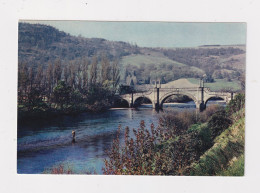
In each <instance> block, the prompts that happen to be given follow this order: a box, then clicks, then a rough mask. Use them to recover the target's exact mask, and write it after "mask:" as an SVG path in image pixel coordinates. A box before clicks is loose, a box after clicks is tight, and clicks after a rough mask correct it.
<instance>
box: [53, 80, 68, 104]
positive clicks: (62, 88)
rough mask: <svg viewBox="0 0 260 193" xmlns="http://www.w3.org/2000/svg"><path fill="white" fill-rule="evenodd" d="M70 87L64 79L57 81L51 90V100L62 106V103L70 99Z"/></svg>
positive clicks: (66, 102)
mask: <svg viewBox="0 0 260 193" xmlns="http://www.w3.org/2000/svg"><path fill="white" fill-rule="evenodd" d="M71 92H72V89H71V87H70V86H68V85H66V83H65V82H64V81H59V82H58V85H57V86H56V87H55V88H54V90H53V101H54V102H55V103H57V104H59V105H60V107H61V108H63V106H64V104H66V105H68V104H69V103H70V99H71Z"/></svg>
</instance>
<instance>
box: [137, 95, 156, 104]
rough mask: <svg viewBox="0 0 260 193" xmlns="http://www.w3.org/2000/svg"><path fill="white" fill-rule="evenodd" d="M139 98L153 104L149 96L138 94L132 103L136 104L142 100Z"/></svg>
mask: <svg viewBox="0 0 260 193" xmlns="http://www.w3.org/2000/svg"><path fill="white" fill-rule="evenodd" d="M141 100H146V101H149V102H150V103H151V104H152V105H153V100H152V99H151V98H150V97H149V96H138V97H136V98H134V100H133V105H134V106H137V105H138V102H139V101H140V102H142V101H141Z"/></svg>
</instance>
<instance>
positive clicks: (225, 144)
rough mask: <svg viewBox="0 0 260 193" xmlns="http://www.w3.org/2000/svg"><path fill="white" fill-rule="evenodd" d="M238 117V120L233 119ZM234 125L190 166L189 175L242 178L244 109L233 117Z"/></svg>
mask: <svg viewBox="0 0 260 193" xmlns="http://www.w3.org/2000/svg"><path fill="white" fill-rule="evenodd" d="M236 116H238V117H240V118H239V119H237V118H234V117H236ZM233 119H234V124H232V125H231V126H230V127H229V128H228V129H227V130H225V131H223V132H222V133H221V134H220V135H219V136H218V137H217V138H216V139H215V140H214V145H213V147H211V148H210V149H209V150H207V151H206V152H205V153H204V154H203V155H202V156H201V157H200V159H199V161H198V162H195V163H193V164H192V165H191V169H190V172H189V173H190V175H195V176H202V175H203V176H212V175H217V176H222V175H225V176H230V175H232V176H243V175H244V148H245V109H242V110H240V111H239V112H238V113H236V114H234V115H233Z"/></svg>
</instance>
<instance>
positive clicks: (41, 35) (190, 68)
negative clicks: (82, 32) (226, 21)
mask: <svg viewBox="0 0 260 193" xmlns="http://www.w3.org/2000/svg"><path fill="white" fill-rule="evenodd" d="M18 32H19V37H18V41H19V42H18V61H19V64H21V63H23V62H26V63H27V64H29V65H31V66H33V67H35V68H36V67H37V66H38V65H40V64H41V65H43V66H44V67H46V66H47V65H48V63H54V61H55V60H56V59H60V60H61V63H62V65H68V64H69V63H70V62H72V63H73V62H78V63H79V62H80V61H82V59H87V60H91V58H92V57H93V56H94V55H96V56H98V59H99V61H100V59H101V56H102V55H106V56H107V57H108V59H109V60H110V61H112V60H114V59H119V63H120V67H121V81H122V82H125V80H126V77H129V76H130V77H131V76H134V77H136V79H137V83H138V84H144V83H149V82H150V81H151V79H156V78H157V79H158V78H159V79H161V80H162V82H170V81H174V80H177V79H180V78H200V77H202V76H203V75H204V76H205V74H206V75H207V77H209V78H208V80H210V81H211V80H213V79H225V80H228V81H238V80H239V78H240V76H242V75H243V74H244V73H245V56H246V47H245V46H244V45H234V46H232V45H230V46H222V45H204V46H200V47H194V48H142V47H138V46H137V45H132V44H129V43H126V42H122V41H108V40H106V39H102V38H84V37H81V36H77V37H76V36H71V35H70V34H68V33H65V32H62V31H59V30H57V29H56V28H54V27H51V26H48V25H41V24H28V23H19V31H18ZM115 33H116V32H115Z"/></svg>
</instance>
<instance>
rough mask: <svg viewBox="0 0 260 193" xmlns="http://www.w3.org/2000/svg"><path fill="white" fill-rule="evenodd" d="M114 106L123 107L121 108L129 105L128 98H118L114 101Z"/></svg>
mask: <svg viewBox="0 0 260 193" xmlns="http://www.w3.org/2000/svg"><path fill="white" fill-rule="evenodd" d="M113 106H114V107H119V108H121V107H123V108H127V107H130V103H129V101H128V100H126V99H124V98H118V99H116V100H115V101H114V105H113Z"/></svg>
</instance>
